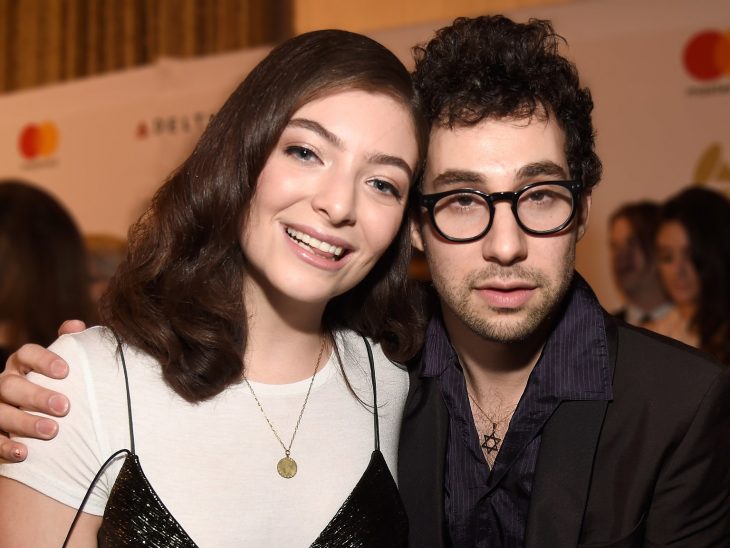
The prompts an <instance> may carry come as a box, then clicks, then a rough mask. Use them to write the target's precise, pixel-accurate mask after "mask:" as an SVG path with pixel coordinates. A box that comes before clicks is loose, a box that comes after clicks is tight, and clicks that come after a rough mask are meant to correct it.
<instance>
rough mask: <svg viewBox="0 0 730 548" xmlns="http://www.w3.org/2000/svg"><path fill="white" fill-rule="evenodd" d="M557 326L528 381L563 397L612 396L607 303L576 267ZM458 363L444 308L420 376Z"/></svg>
mask: <svg viewBox="0 0 730 548" xmlns="http://www.w3.org/2000/svg"><path fill="white" fill-rule="evenodd" d="M560 314H561V316H560V318H559V319H558V321H557V323H556V325H555V327H554V329H553V331H552V332H551V334H550V336H549V337H548V340H547V341H546V343H545V347H544V348H543V351H542V354H541V356H540V359H539V360H538V362H537V365H536V366H535V369H534V370H533V372H532V374H531V376H530V383H531V384H535V383H537V384H538V385H539V392H540V393H542V394H545V395H547V394H549V395H550V396H553V397H557V398H558V399H560V400H611V399H612V398H613V389H612V373H611V368H610V364H609V356H608V340H607V338H606V325H605V318H604V313H603V309H602V308H601V306H600V304H599V303H598V299H597V298H596V296H595V294H594V293H593V291H592V290H591V288H590V287H589V286H588V284H587V283H586V282H585V280H584V279H583V278H582V277H581V276H580V275H579V274H578V273H575V276H574V278H573V281H572V283H571V287H570V289H569V290H568V294H567V295H566V297H565V300H564V302H563V306H562V307H561V309H560ZM447 367H460V365H459V361H458V358H457V356H456V352H455V351H454V349H453V347H452V346H451V342H450V340H449V337H448V334H447V333H446V328H445V327H444V325H443V321H442V320H441V315H440V313H437V314H435V315H434V317H433V318H432V319H431V322H430V323H429V326H428V329H427V331H426V343H425V345H424V352H423V358H422V369H421V376H422V377H439V376H440V375H441V374H442V373H443V372H444V371H445V370H446V368H447Z"/></svg>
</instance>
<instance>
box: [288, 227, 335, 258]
mask: <svg viewBox="0 0 730 548" xmlns="http://www.w3.org/2000/svg"><path fill="white" fill-rule="evenodd" d="M286 234H287V236H289V238H291V239H292V240H293V241H294V242H296V244H297V245H298V246H299V247H301V248H302V249H304V250H306V251H308V252H309V253H312V254H314V255H317V256H319V257H324V258H327V259H330V260H332V261H339V260H340V259H342V257H344V255H345V254H346V253H347V251H346V250H345V249H344V248H342V247H338V246H335V245H332V244H328V243H327V242H323V241H322V240H318V239H317V238H315V237H314V236H310V235H309V234H305V233H304V232H299V231H298V230H294V229H293V228H289V227H287V229H286Z"/></svg>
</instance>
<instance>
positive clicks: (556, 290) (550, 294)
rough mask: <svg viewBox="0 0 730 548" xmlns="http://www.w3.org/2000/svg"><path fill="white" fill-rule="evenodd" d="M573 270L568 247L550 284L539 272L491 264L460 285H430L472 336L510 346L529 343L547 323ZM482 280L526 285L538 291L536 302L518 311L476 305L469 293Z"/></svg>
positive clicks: (440, 281)
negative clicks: (525, 283)
mask: <svg viewBox="0 0 730 548" xmlns="http://www.w3.org/2000/svg"><path fill="white" fill-rule="evenodd" d="M574 269H575V246H572V248H571V250H570V252H569V255H568V256H566V257H565V258H564V261H563V263H562V265H561V269H560V271H558V272H557V273H556V274H557V276H556V278H555V279H553V280H551V279H550V278H549V277H548V276H546V275H545V274H544V273H543V272H541V271H539V270H534V269H530V268H526V267H524V266H521V265H515V266H508V267H504V266H500V265H497V264H494V263H491V264H488V265H486V266H485V267H484V268H482V269H480V270H478V271H475V272H472V273H471V274H469V276H467V277H466V279H465V280H464V281H463V282H462V283H461V284H460V285H452V284H448V283H443V282H444V280H443V279H440V277H438V276H435V277H434V285H435V287H436V290H437V291H438V293H439V296H440V300H441V303H442V305H443V306H447V307H448V308H449V309H450V310H451V312H452V313H453V315H454V316H455V317H456V318H457V319H458V320H459V321H460V322H461V323H463V324H464V325H465V326H466V327H467V328H468V329H470V330H471V331H473V332H474V333H475V334H476V335H478V336H480V337H481V338H483V339H486V340H489V341H493V342H497V343H502V344H514V343H521V342H525V341H528V340H530V338H531V336H532V335H534V334H535V333H536V332H538V331H539V330H540V329H541V328H542V327H543V326H544V325H545V324H546V323H547V322H548V321H549V319H550V317H551V316H552V315H553V312H554V311H555V310H556V309H557V308H558V307H559V306H560V303H561V302H562V301H563V298H564V297H565V295H566V293H567V292H568V288H569V287H570V283H571V281H572V279H573V272H574ZM484 280H500V281H508V280H523V281H528V282H530V283H531V284H533V285H534V286H535V287H536V288H538V289H537V292H538V295H535V297H538V299H537V300H535V299H534V297H533V298H532V299H530V301H529V302H528V303H527V304H526V305H525V306H523V307H520V308H510V309H502V308H494V307H491V306H489V305H487V304H485V303H484V302H479V300H478V298H475V294H474V290H473V289H472V288H474V287H476V286H478V285H479V284H480V282H483V281H484ZM520 316H521V318H520Z"/></svg>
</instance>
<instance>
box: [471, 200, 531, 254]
mask: <svg viewBox="0 0 730 548" xmlns="http://www.w3.org/2000/svg"><path fill="white" fill-rule="evenodd" d="M482 256H483V257H484V259H485V260H487V261H493V262H496V263H498V264H500V265H503V266H509V265H512V264H515V263H518V262H520V261H523V260H524V259H525V258H526V257H527V235H526V234H525V232H524V231H523V230H522V229H521V228H520V225H519V224H517V219H515V216H514V214H513V213H512V209H511V206H510V204H508V203H506V202H501V203H497V204H495V206H494V219H493V220H492V227H491V228H490V229H489V232H487V234H486V236H485V237H484V239H483V240H482Z"/></svg>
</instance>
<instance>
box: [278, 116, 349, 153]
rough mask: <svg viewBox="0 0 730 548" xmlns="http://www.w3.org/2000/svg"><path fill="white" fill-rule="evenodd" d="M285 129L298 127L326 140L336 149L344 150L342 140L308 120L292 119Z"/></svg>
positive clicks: (320, 125) (317, 123)
mask: <svg viewBox="0 0 730 548" xmlns="http://www.w3.org/2000/svg"><path fill="white" fill-rule="evenodd" d="M287 127H300V128H303V129H308V130H309V131H313V132H314V133H316V134H317V135H319V136H320V137H322V138H323V139H326V140H327V141H329V142H330V143H332V144H333V145H334V146H336V147H337V148H340V149H342V148H345V145H344V144H343V142H342V140H341V139H340V138H339V137H338V136H337V135H335V134H334V133H332V132H331V131H329V130H327V129H325V128H324V126H323V125H322V124H320V123H319V122H315V121H314V120H309V119H307V118H292V119H291V120H289V123H288V124H287Z"/></svg>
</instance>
